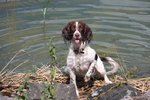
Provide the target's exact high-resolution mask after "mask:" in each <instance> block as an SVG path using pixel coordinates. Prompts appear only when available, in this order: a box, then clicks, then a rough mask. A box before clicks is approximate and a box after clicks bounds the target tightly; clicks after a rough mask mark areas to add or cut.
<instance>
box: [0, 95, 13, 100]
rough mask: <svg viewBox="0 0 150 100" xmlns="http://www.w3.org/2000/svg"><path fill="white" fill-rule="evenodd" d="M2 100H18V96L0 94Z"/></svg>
mask: <svg viewBox="0 0 150 100" xmlns="http://www.w3.org/2000/svg"><path fill="white" fill-rule="evenodd" d="M0 100H16V98H13V97H8V96H2V95H0Z"/></svg>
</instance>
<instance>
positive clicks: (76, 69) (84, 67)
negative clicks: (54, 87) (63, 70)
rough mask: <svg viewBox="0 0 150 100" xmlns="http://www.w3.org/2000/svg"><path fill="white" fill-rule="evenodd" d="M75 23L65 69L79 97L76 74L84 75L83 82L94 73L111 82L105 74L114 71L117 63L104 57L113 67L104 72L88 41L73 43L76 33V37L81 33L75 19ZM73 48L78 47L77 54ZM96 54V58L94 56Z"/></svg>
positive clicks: (108, 82) (101, 63) (107, 82)
mask: <svg viewBox="0 0 150 100" xmlns="http://www.w3.org/2000/svg"><path fill="white" fill-rule="evenodd" d="M75 25H76V28H75V32H74V33H73V39H72V40H71V44H70V48H69V53H68V56H67V70H68V72H69V75H70V82H72V83H73V84H74V85H75V88H76V95H77V96H78V97H79V93H78V89H77V85H76V76H80V77H84V81H85V82H87V81H89V80H90V77H91V76H92V75H95V76H96V77H104V81H105V83H106V84H111V83H112V82H111V81H110V80H109V78H108V77H107V75H110V74H112V73H115V72H116V71H117V69H118V66H119V65H118V63H117V62H115V61H114V60H113V59H112V58H110V57H106V59H107V60H108V63H110V64H111V65H112V67H113V70H111V71H109V72H106V70H105V68H104V64H103V62H102V61H101V59H100V57H99V56H98V55H97V53H96V51H95V50H94V49H92V48H91V47H90V46H89V44H88V42H86V41H80V43H75V41H74V39H76V38H77V37H76V34H78V35H79V36H78V38H82V35H81V33H80V32H79V30H78V27H79V26H78V22H77V21H76V23H75ZM74 48H78V49H79V53H78V54H76V53H75V52H74ZM81 52H83V53H81ZM96 56H97V59H96V58H95V57H96Z"/></svg>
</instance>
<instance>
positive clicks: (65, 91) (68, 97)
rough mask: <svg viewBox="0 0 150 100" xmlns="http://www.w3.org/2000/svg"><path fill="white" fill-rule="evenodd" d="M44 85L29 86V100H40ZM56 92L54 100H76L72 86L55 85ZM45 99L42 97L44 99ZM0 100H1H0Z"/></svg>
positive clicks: (31, 84)
mask: <svg viewBox="0 0 150 100" xmlns="http://www.w3.org/2000/svg"><path fill="white" fill-rule="evenodd" d="M45 87H46V85H45V84H38V83H30V84H29V91H28V95H29V100H40V99H41V97H42V96H43V95H42V91H44V89H45ZM54 87H55V91H56V97H55V99H56V100H76V99H77V96H76V95H75V94H76V93H75V87H74V85H73V84H55V85H54ZM45 98H47V97H44V99H45ZM0 100H1V99H0Z"/></svg>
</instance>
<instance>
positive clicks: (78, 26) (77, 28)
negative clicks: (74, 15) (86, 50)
mask: <svg viewBox="0 0 150 100" xmlns="http://www.w3.org/2000/svg"><path fill="white" fill-rule="evenodd" d="M62 36H63V38H64V40H65V41H70V42H72V43H74V44H81V43H82V42H86V43H89V42H90V41H91V39H92V36H93V35H92V31H91V29H90V27H89V26H88V25H86V24H85V23H84V22H82V21H71V22H69V23H68V24H67V25H66V26H65V27H64V28H63V30H62Z"/></svg>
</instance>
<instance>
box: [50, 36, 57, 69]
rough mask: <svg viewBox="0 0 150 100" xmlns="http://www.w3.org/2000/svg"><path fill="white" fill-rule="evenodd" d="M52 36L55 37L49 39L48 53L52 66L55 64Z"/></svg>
mask: <svg viewBox="0 0 150 100" xmlns="http://www.w3.org/2000/svg"><path fill="white" fill-rule="evenodd" d="M54 38H55V37H51V38H50V41H49V55H50V58H51V65H53V66H54V65H56V64H57V56H56V48H55V46H54V45H53V43H52V41H53V39H54Z"/></svg>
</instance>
